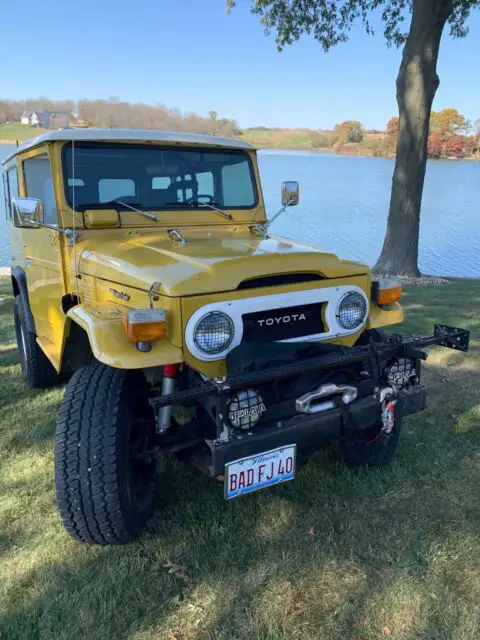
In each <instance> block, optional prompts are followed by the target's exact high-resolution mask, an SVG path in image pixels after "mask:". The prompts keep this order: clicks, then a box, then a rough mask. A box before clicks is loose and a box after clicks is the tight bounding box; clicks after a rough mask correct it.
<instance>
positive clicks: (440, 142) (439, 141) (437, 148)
mask: <svg viewBox="0 0 480 640" xmlns="http://www.w3.org/2000/svg"><path fill="white" fill-rule="evenodd" d="M444 144H445V140H444V138H443V136H442V134H441V133H439V132H438V131H434V132H433V133H431V134H430V135H429V136H428V146H427V151H428V157H429V158H436V159H438V158H440V157H441V156H442V153H443V146H444Z"/></svg>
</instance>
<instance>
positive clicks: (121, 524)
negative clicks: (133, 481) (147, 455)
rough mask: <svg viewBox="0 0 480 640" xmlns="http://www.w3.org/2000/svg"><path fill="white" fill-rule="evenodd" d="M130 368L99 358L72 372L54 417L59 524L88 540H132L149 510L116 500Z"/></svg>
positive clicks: (123, 470) (123, 465) (123, 469)
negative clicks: (129, 507) (104, 362)
mask: <svg viewBox="0 0 480 640" xmlns="http://www.w3.org/2000/svg"><path fill="white" fill-rule="evenodd" d="M129 373H131V372H127V371H125V370H120V369H113V368H110V367H106V366H105V365H102V364H100V363H96V364H91V365H88V366H86V367H83V368H81V369H79V370H78V371H77V372H76V373H74V375H73V376H72V378H71V380H70V382H69V384H68V386H67V389H66V392H65V396H64V399H63V402H62V405H61V407H60V410H59V413H58V418H57V430H56V442H55V486H56V492H57V501H58V506H59V511H60V515H61V518H62V520H63V523H64V525H65V528H66V529H67V531H68V532H69V533H70V534H71V535H72V536H73V537H74V538H76V539H77V540H80V541H82V542H88V543H90V544H122V543H125V542H128V541H130V540H133V539H134V538H135V537H136V536H137V535H138V534H139V532H140V529H141V528H142V526H143V524H144V523H145V521H146V520H147V518H148V517H149V515H150V512H151V509H152V507H153V502H154V498H155V492H154V490H153V489H152V491H151V495H149V498H148V500H147V502H148V505H147V508H146V509H144V510H143V511H142V512H141V513H140V512H134V513H132V512H129V511H128V510H126V509H125V508H124V507H125V505H124V501H123V500H122V495H121V487H120V482H119V481H120V480H121V474H125V473H127V470H126V464H127V461H126V460H125V457H124V454H123V453H122V451H123V450H124V443H123V442H122V437H125V434H124V433H123V432H122V429H124V424H123V422H122V420H124V419H125V411H126V406H125V405H126V402H125V401H126V398H127V396H128V389H129V387H130V388H131V385H132V384H135V379H133V380H132V379H129V380H128V381H127V376H128V374H129Z"/></svg>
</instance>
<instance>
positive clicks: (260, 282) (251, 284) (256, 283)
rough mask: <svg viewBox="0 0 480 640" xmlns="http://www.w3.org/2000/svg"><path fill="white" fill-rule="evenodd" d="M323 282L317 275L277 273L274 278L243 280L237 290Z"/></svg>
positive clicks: (264, 277)
mask: <svg viewBox="0 0 480 640" xmlns="http://www.w3.org/2000/svg"><path fill="white" fill-rule="evenodd" d="M318 280H322V277H321V276H319V275H318V274H317V273H308V272H307V273H277V274H275V275H273V276H260V277H259V278H250V280H243V281H242V282H241V283H240V284H239V285H238V287H237V289H239V290H241V289H258V288H261V287H281V286H284V285H286V284H300V283H301V282H315V281H318Z"/></svg>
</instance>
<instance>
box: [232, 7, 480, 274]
mask: <svg viewBox="0 0 480 640" xmlns="http://www.w3.org/2000/svg"><path fill="white" fill-rule="evenodd" d="M226 2H227V5H228V6H229V7H230V8H232V7H233V5H234V4H235V0H226ZM250 5H251V10H252V12H253V13H256V14H258V15H259V16H260V17H261V20H262V23H263V24H264V25H265V27H266V29H267V31H268V30H272V29H273V30H275V31H276V39H277V45H278V47H279V48H280V49H281V48H282V47H284V46H285V45H291V44H292V43H293V42H294V41H296V40H298V39H299V38H300V36H301V35H302V34H304V33H307V34H312V35H313V36H314V38H315V39H316V40H317V41H318V42H319V43H320V45H321V46H322V47H323V49H324V50H325V51H328V50H329V49H331V48H332V47H333V46H335V45H337V44H339V43H340V42H345V41H346V40H347V39H348V36H349V33H350V30H351V29H352V27H353V26H354V24H356V23H357V22H360V23H362V24H363V25H364V27H365V29H366V31H367V33H373V29H372V27H371V24H370V22H369V15H370V14H371V12H374V11H376V10H379V9H380V10H381V14H380V15H381V17H382V19H383V21H384V24H385V27H384V35H385V38H386V40H387V43H388V44H393V45H396V46H403V55H402V62H401V64H400V70H399V73H398V77H397V103H398V108H399V117H400V118H399V126H398V144H397V154H396V160H395V169H394V173H393V181H392V193H391V198H390V209H389V214H388V223H387V232H386V235H385V240H384V243H383V248H382V252H381V254H380V257H379V259H378V261H377V264H376V265H375V270H376V271H377V272H379V273H397V274H405V275H410V276H418V275H419V273H420V272H419V270H418V236H419V228H420V209H421V203H422V194H423V185H424V181H425V169H426V163H427V144H428V127H429V120H430V113H431V110H432V102H433V98H434V96H435V93H436V91H437V88H438V85H439V78H438V75H437V60H438V53H439V48H440V41H441V38H442V34H443V31H444V29H445V26H446V24H447V23H448V24H449V25H450V31H451V34H452V35H453V36H454V37H464V36H465V35H466V34H467V28H466V20H467V18H468V16H469V15H470V12H471V10H472V9H473V8H476V7H479V6H480V0H328V2H327V1H326V0H250ZM407 12H410V13H411V21H410V28H409V30H408V32H406V31H405V29H404V20H405V16H406V14H407Z"/></svg>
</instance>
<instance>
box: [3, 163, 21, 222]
mask: <svg viewBox="0 0 480 640" xmlns="http://www.w3.org/2000/svg"><path fill="white" fill-rule="evenodd" d="M4 176H5V184H4V191H5V215H6V216H7V217H10V218H11V217H12V200H13V198H18V195H19V194H18V173H17V169H16V167H14V168H13V169H9V170H8V171H7V172H6V173H5V174H4Z"/></svg>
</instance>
